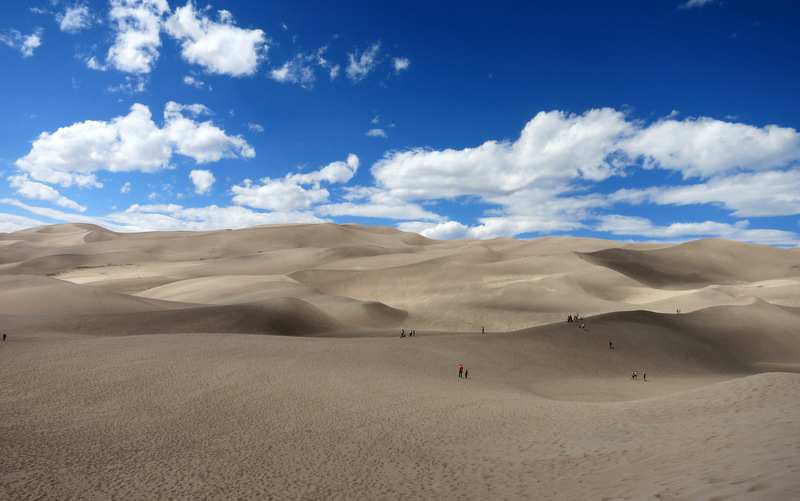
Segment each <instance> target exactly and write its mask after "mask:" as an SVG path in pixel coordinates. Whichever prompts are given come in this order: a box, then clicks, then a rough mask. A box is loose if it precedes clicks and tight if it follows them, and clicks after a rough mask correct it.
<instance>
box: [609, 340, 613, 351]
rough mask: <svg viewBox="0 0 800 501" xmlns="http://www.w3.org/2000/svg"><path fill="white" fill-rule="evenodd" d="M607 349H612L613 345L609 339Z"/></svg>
mask: <svg viewBox="0 0 800 501" xmlns="http://www.w3.org/2000/svg"><path fill="white" fill-rule="evenodd" d="M608 349H609V350H613V349H614V345H613V344H611V341H609V342H608Z"/></svg>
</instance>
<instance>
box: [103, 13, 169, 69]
mask: <svg viewBox="0 0 800 501" xmlns="http://www.w3.org/2000/svg"><path fill="white" fill-rule="evenodd" d="M167 12H169V5H168V4H167V1H166V0H111V11H110V13H109V19H110V21H111V25H112V27H113V29H114V30H115V31H116V37H115V39H114V45H112V46H111V48H110V49H109V50H108V54H107V56H106V61H107V63H108V64H110V65H111V66H113V67H114V68H116V69H118V70H120V71H124V72H127V73H149V72H150V70H151V69H152V67H153V65H154V64H155V62H156V60H157V59H158V55H159V52H158V49H159V47H161V37H160V32H161V22H162V16H163V15H164V14H165V13H167ZM90 67H91V65H90Z"/></svg>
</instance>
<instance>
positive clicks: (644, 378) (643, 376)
mask: <svg viewBox="0 0 800 501" xmlns="http://www.w3.org/2000/svg"><path fill="white" fill-rule="evenodd" d="M642 380H643V381H644V382H645V383H646V382H647V373H646V372H642Z"/></svg>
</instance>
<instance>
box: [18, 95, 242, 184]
mask: <svg viewBox="0 0 800 501" xmlns="http://www.w3.org/2000/svg"><path fill="white" fill-rule="evenodd" d="M184 111H186V112H189V113H192V114H198V113H205V112H207V111H208V110H207V109H206V108H205V107H204V106H201V105H188V106H182V105H179V104H177V103H173V102H169V103H167V105H166V107H165V111H164V127H163V128H159V127H158V126H157V125H156V124H155V123H154V122H153V120H152V117H151V114H150V110H149V108H148V107H147V106H145V105H143V104H138V103H137V104H134V105H133V106H132V107H131V111H130V113H129V114H128V115H125V116H120V117H115V118H113V119H112V120H111V121H109V122H102V121H96V120H87V121H85V122H79V123H75V124H73V125H70V126H68V127H62V128H60V129H58V130H57V131H55V132H53V133H48V132H43V133H42V134H40V135H39V137H38V138H36V140H35V141H33V147H32V148H31V151H30V152H29V153H28V154H27V155H25V156H24V157H22V158H20V159H18V160H17V161H16V162H15V165H16V166H17V167H18V168H19V170H20V171H22V172H26V173H28V174H29V175H30V177H31V178H32V179H34V180H36V181H41V182H46V183H50V184H60V185H62V186H70V185H73V184H76V185H79V186H84V187H92V186H94V187H99V186H100V185H99V183H98V182H97V180H96V178H95V175H94V174H93V172H95V171H97V170H108V171H111V172H122V171H142V172H156V171H158V170H161V169H166V168H169V167H170V164H169V161H170V159H171V157H172V155H173V153H174V152H178V153H180V154H182V155H186V156H188V157H191V158H193V159H194V160H195V161H197V162H198V163H205V162H212V161H217V160H219V159H221V158H234V157H243V158H251V157H253V156H255V152H254V151H253V149H252V147H251V146H250V145H249V144H247V142H246V141H245V140H244V139H243V138H242V137H240V136H229V135H227V134H225V132H224V131H223V130H222V129H220V128H218V127H216V126H214V125H213V124H212V123H211V122H196V121H194V120H191V119H189V118H186V117H184V116H183V112H184Z"/></svg>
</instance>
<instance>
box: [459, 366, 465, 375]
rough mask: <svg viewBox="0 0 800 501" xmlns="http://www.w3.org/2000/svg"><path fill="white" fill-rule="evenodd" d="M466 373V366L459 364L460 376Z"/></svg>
mask: <svg viewBox="0 0 800 501" xmlns="http://www.w3.org/2000/svg"><path fill="white" fill-rule="evenodd" d="M463 374H464V366H463V365H461V364H459V366H458V377H462V376H463Z"/></svg>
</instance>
